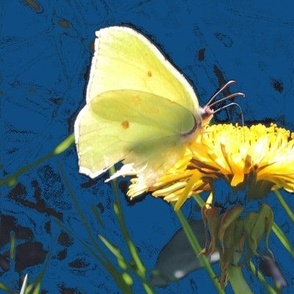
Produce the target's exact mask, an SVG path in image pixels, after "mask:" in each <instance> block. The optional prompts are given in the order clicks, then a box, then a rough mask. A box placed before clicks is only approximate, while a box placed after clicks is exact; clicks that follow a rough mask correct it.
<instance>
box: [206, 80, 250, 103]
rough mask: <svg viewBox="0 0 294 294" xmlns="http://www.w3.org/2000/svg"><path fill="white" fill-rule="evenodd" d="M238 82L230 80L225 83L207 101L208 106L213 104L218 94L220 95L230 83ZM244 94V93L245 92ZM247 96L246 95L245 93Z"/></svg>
mask: <svg viewBox="0 0 294 294" xmlns="http://www.w3.org/2000/svg"><path fill="white" fill-rule="evenodd" d="M236 83H237V82H236V81H234V80H231V81H228V82H227V83H226V84H225V85H223V86H222V87H221V88H220V89H219V90H218V91H217V92H216V93H215V94H214V95H213V96H212V97H211V98H210V100H209V101H208V102H207V104H206V106H211V105H212V104H210V103H211V102H212V101H213V100H214V99H215V98H216V96H217V95H219V94H220V93H221V92H222V91H223V90H225V89H226V88H228V87H229V86H230V85H233V84H236ZM243 95H244V94H243ZM244 96H245V95H244Z"/></svg>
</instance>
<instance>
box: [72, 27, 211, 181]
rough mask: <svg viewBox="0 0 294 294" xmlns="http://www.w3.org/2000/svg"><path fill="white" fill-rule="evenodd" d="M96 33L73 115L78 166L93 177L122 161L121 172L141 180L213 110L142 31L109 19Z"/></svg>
mask: <svg viewBox="0 0 294 294" xmlns="http://www.w3.org/2000/svg"><path fill="white" fill-rule="evenodd" d="M96 36H97V39H96V40H95V54H94V57H93V60H92V65H91V70H90V79H89V83H88V86H87V93H86V106H85V107H84V108H83V109H82V110H81V111H80V113H79V114H78V117H77V119H76V122H75V140H76V146H77V151H78V156H79V166H80V172H81V173H84V174H86V175H88V176H90V177H91V178H94V177H97V176H98V175H100V174H101V173H103V172H105V171H106V170H107V169H109V168H110V167H111V166H113V165H114V164H115V163H117V162H119V161H123V163H124V164H125V167H124V172H123V173H125V174H127V173H128V172H127V171H128V170H131V171H132V172H134V173H135V174H137V176H138V177H139V178H140V177H141V178H142V179H143V181H144V183H145V184H146V185H147V186H148V185H149V184H152V183H154V181H156V179H157V178H158V177H160V176H162V175H163V174H164V172H166V171H167V170H168V169H169V168H171V167H172V166H173V165H174V164H175V163H176V162H177V161H178V160H179V159H180V158H181V156H183V154H184V152H185V148H186V147H187V146H188V145H189V144H190V143H191V142H192V141H193V139H194V138H195V136H196V135H197V134H199V133H200V130H201V127H202V125H203V124H204V122H205V123H206V122H207V121H209V119H210V118H211V117H212V115H213V111H212V110H211V109H210V108H209V107H208V106H206V107H204V108H200V107H199V104H198V100H197V96H196V94H195V93H194V91H193V88H192V86H191V85H190V84H189V83H188V82H187V80H186V79H185V78H184V76H183V75H182V74H181V73H179V72H178V71H177V70H176V69H175V67H174V66H172V65H171V63H170V62H169V61H168V60H167V59H166V58H165V57H164V56H163V55H162V54H161V53H160V51H159V50H158V49H157V48H156V47H155V46H154V45H153V44H152V43H151V42H150V41H149V40H148V39H147V38H146V37H144V36H143V35H142V34H140V33H138V32H137V31H135V30H134V29H131V28H129V27H119V26H115V27H108V28H104V29H101V30H99V31H97V32H96ZM126 167H127V168H126ZM123 173H122V174H123Z"/></svg>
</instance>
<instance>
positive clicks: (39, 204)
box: [8, 180, 63, 220]
mask: <svg viewBox="0 0 294 294" xmlns="http://www.w3.org/2000/svg"><path fill="white" fill-rule="evenodd" d="M32 187H33V188H34V195H33V196H34V198H35V199H36V201H35V202H31V201H29V200H27V199H26V195H27V192H26V189H25V186H24V185H22V184H17V185H16V186H15V187H14V188H13V189H12V190H11V191H10V192H9V194H8V198H10V199H13V200H14V201H15V202H17V203H19V204H21V205H23V206H25V207H28V208H32V209H35V210H36V211H38V212H41V213H46V214H48V215H52V216H55V217H56V218H58V219H60V220H62V218H63V215H62V213H60V212H57V211H55V210H54V209H53V208H50V207H47V204H46V203H45V201H44V199H42V198H41V188H40V186H39V184H38V182H37V181H36V180H33V181H32Z"/></svg>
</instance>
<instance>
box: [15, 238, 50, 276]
mask: <svg viewBox="0 0 294 294" xmlns="http://www.w3.org/2000/svg"><path fill="white" fill-rule="evenodd" d="M15 252H16V255H15V261H16V265H15V269H16V271H17V272H19V271H22V270H24V269H26V268H27V267H30V266H34V265H38V264H42V263H43V262H44V260H45V258H46V255H47V253H48V251H46V250H44V249H43V245H42V244H41V243H39V242H27V243H23V244H20V245H17V246H16V249H15Z"/></svg>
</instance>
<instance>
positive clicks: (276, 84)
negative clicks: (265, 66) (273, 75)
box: [271, 79, 284, 93]
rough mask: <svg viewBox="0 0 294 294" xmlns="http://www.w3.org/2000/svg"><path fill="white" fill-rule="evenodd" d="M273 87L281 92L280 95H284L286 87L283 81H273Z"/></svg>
mask: <svg viewBox="0 0 294 294" xmlns="http://www.w3.org/2000/svg"><path fill="white" fill-rule="evenodd" d="M271 82H272V86H273V88H274V89H275V90H276V91H277V92H279V93H282V92H283V91H284V85H283V82H282V81H279V80H277V79H272V81H271Z"/></svg>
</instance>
